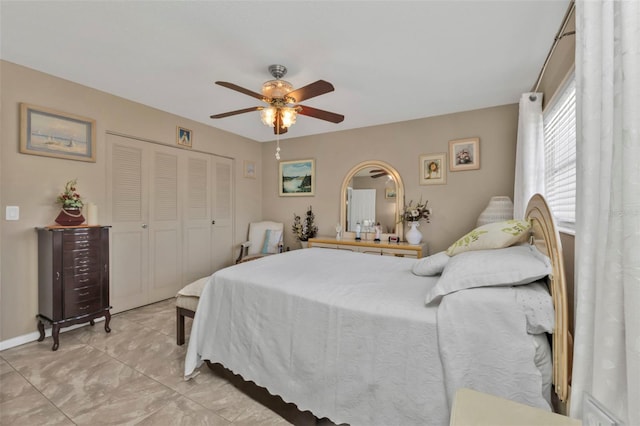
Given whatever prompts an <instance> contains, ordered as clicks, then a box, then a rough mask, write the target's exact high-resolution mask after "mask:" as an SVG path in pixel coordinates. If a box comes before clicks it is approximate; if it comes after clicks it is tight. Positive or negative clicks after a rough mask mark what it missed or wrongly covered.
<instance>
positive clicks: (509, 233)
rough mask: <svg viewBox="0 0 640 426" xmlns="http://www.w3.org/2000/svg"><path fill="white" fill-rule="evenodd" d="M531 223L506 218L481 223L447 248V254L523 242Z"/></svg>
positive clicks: (502, 246)
mask: <svg viewBox="0 0 640 426" xmlns="http://www.w3.org/2000/svg"><path fill="white" fill-rule="evenodd" d="M529 228H531V224H530V223H529V221H526V220H507V221H504V222H494V223H488V224H486V225H482V226H479V227H477V228H476V229H474V230H473V231H471V232H469V233H468V234H466V235H464V236H463V237H462V238H460V239H459V240H458V241H456V242H455V243H453V244H451V246H450V247H449V248H448V249H447V254H448V255H449V256H455V255H456V254H459V253H464V252H465V251H471V250H488V249H498V248H505V247H509V246H512V245H514V244H517V243H520V242H523V241H525V240H526V239H527V236H528V235H529V232H528V231H529Z"/></svg>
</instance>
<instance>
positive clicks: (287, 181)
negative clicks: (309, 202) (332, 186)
mask: <svg viewBox="0 0 640 426" xmlns="http://www.w3.org/2000/svg"><path fill="white" fill-rule="evenodd" d="M278 175H279V176H278V179H279V180H278V183H279V184H278V186H279V187H280V196H281V197H289V196H293V197H295V196H310V195H314V194H315V184H316V166H315V160H313V159H311V160H295V161H281V162H280V173H279V174H278Z"/></svg>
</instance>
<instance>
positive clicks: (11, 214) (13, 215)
mask: <svg viewBox="0 0 640 426" xmlns="http://www.w3.org/2000/svg"><path fill="white" fill-rule="evenodd" d="M4 218H5V220H18V219H20V207H18V206H7V208H6V211H5V215H4Z"/></svg>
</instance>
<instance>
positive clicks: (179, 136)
mask: <svg viewBox="0 0 640 426" xmlns="http://www.w3.org/2000/svg"><path fill="white" fill-rule="evenodd" d="M176 142H177V144H178V145H181V146H186V147H187V148H191V146H192V145H193V132H192V131H191V130H189V129H185V128H184V127H180V126H178V127H177V130H176Z"/></svg>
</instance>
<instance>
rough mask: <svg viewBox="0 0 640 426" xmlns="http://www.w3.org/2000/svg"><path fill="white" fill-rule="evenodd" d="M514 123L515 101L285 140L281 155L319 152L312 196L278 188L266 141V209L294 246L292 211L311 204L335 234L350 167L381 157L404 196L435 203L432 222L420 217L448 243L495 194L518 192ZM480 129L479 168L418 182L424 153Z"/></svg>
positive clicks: (325, 231) (439, 242)
mask: <svg viewBox="0 0 640 426" xmlns="http://www.w3.org/2000/svg"><path fill="white" fill-rule="evenodd" d="M302 119H309V118H306V117H302V118H301V120H302ZM348 119H349V117H346V119H345V120H348ZM517 123H518V107H517V105H504V106H499V107H493V108H486V109H481V110H476V111H468V112H461V113H456V114H449V115H443V116H438V117H431V118H424V119H420V120H412V121H406V122H402V123H394V124H388V125H384V126H375V127H367V128H362V129H355V130H347V131H342V132H335V133H330V134H324V135H318V136H309V137H304V138H297V139H287V140H285V141H280V146H281V149H282V151H281V155H282V160H296V159H305V158H315V160H316V188H315V190H316V193H315V196H313V197H280V196H278V184H277V182H278V162H277V161H276V160H275V158H274V152H275V143H265V144H264V145H263V151H262V156H263V164H262V169H263V177H264V180H263V200H264V201H263V202H264V205H263V213H264V214H263V216H264V218H265V219H270V220H276V221H282V222H284V223H285V230H286V235H285V246H289V247H291V249H294V248H298V247H299V245H298V243H297V241H296V240H295V238H294V237H293V235H292V233H291V225H292V223H293V214H294V213H297V214H301V213H303V212H304V209H305V208H306V207H307V206H309V205H312V206H313V210H314V212H315V214H316V221H317V224H318V226H319V233H320V235H327V236H329V235H335V229H334V228H335V224H336V223H337V222H338V220H339V215H340V204H339V201H340V200H339V198H340V189H341V185H342V181H343V179H344V177H345V175H346V174H347V173H348V172H349V170H350V169H351V168H352V167H353V166H354V165H356V164H357V163H359V162H361V161H365V160H374V159H375V160H383V161H385V162H387V163H389V164H391V165H392V166H394V167H395V168H396V169H397V170H398V172H399V173H400V175H401V176H402V179H403V180H404V184H405V195H406V201H407V202H408V201H409V200H411V199H413V200H414V201H418V200H419V199H420V197H422V198H423V200H429V207H431V208H432V209H433V215H432V218H431V223H429V224H424V225H422V226H421V227H420V230H421V232H422V233H423V235H424V236H425V238H426V240H427V241H428V242H429V246H430V251H431V253H435V252H437V251H440V250H444V249H446V248H447V247H448V246H449V245H450V244H451V243H452V242H453V241H454V240H456V239H457V238H459V237H460V236H462V235H463V234H464V233H466V232H468V231H470V230H471V229H473V228H474V227H475V223H476V219H477V218H478V215H479V214H480V212H481V211H482V210H483V209H484V208H485V206H486V205H487V203H488V201H489V198H490V197H491V196H493V195H508V196H509V197H513V180H514V173H515V171H514V170H515V165H514V164H515V150H516V131H517ZM476 136H477V137H479V138H480V153H481V161H480V163H481V167H480V170H473V171H464V172H448V173H447V184H446V185H424V186H423V185H420V184H419V178H418V177H419V174H418V169H419V157H420V154H429V153H438V152H447V151H448V143H449V141H450V140H452V139H460V138H466V137H476ZM447 158H448V156H447Z"/></svg>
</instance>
